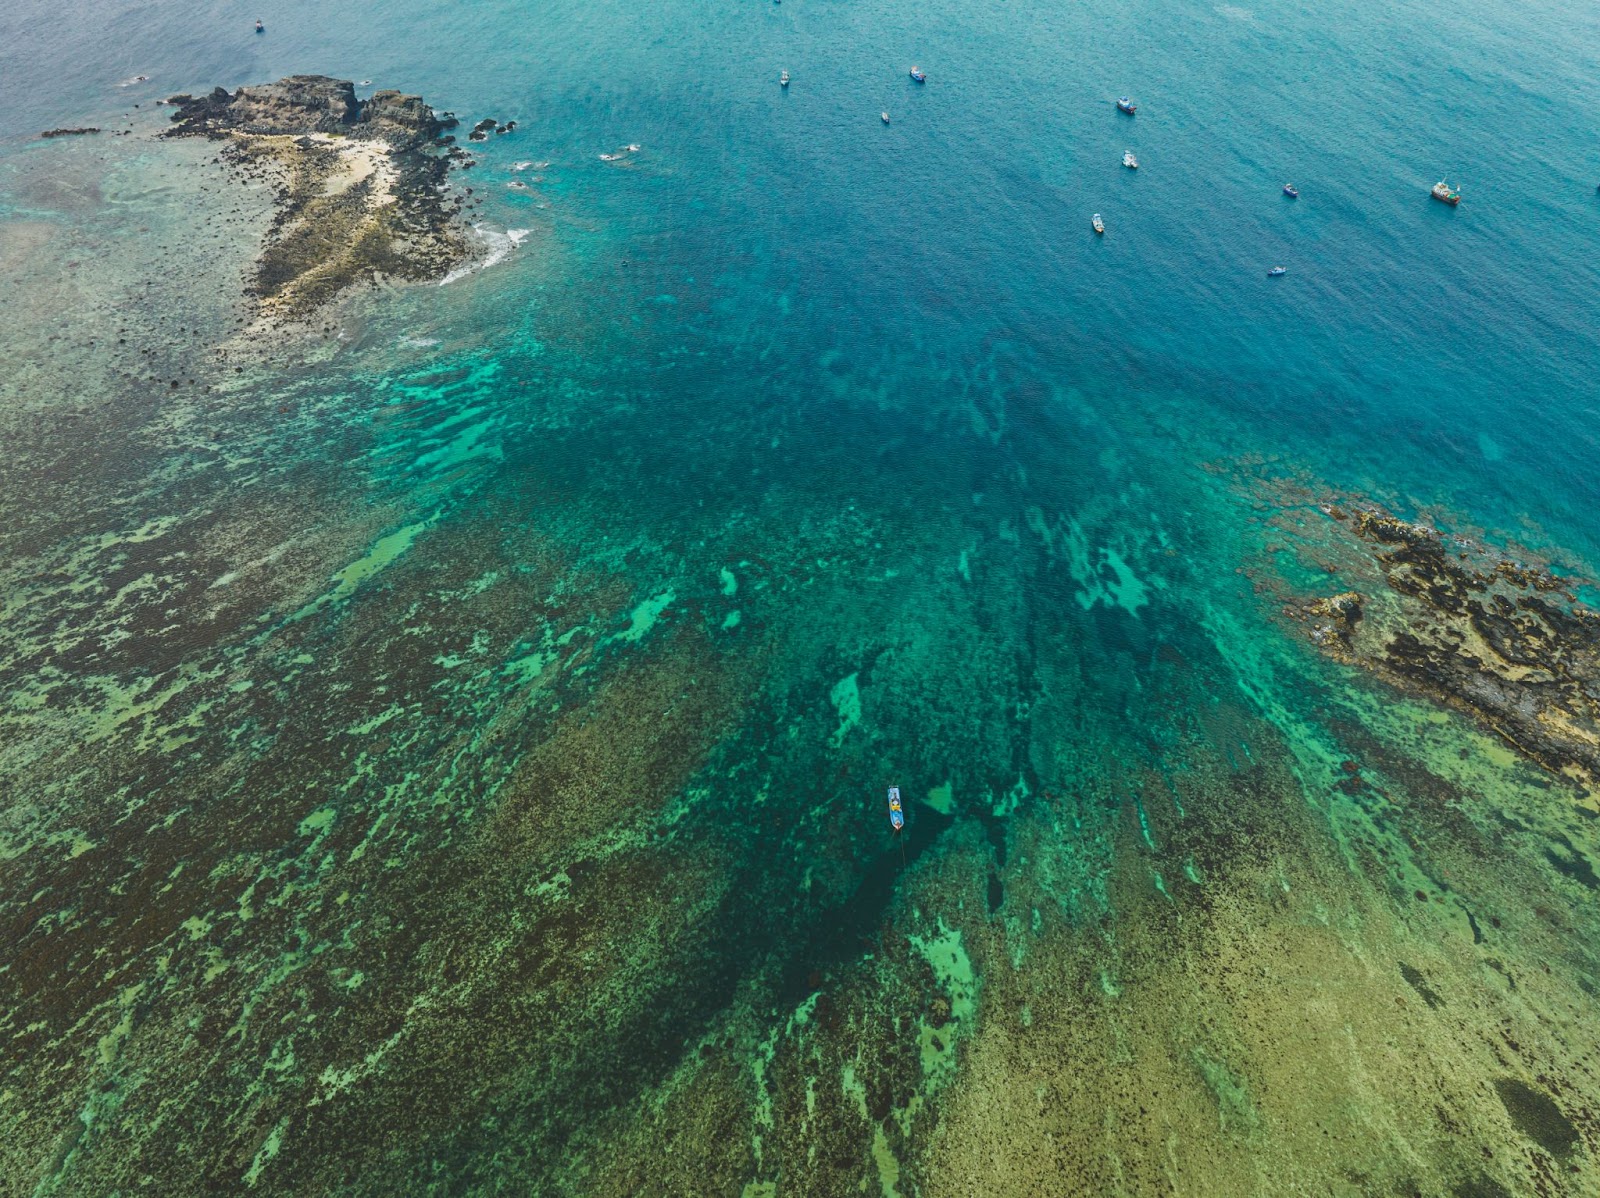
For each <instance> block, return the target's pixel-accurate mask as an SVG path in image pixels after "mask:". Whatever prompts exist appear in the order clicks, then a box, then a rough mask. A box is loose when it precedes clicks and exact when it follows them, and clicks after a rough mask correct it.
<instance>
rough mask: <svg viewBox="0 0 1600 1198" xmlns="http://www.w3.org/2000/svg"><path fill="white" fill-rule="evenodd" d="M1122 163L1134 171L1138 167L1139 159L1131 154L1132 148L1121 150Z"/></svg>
mask: <svg viewBox="0 0 1600 1198" xmlns="http://www.w3.org/2000/svg"><path fill="white" fill-rule="evenodd" d="M1122 165H1123V166H1125V167H1127V168H1128V169H1129V170H1130V171H1136V170H1138V169H1139V160H1138V159H1137V158H1135V157H1134V156H1133V151H1132V150H1124V151H1123V152H1122Z"/></svg>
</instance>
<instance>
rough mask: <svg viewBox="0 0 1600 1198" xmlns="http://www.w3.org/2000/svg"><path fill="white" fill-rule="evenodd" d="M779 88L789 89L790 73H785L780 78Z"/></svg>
mask: <svg viewBox="0 0 1600 1198" xmlns="http://www.w3.org/2000/svg"><path fill="white" fill-rule="evenodd" d="M778 86H779V87H788V86H789V72H788V71H784V72H783V73H782V74H781V75H779V76H778Z"/></svg>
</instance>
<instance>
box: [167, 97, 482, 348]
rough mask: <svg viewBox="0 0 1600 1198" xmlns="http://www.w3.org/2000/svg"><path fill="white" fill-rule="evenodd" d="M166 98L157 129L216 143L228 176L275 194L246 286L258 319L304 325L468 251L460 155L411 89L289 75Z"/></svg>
mask: <svg viewBox="0 0 1600 1198" xmlns="http://www.w3.org/2000/svg"><path fill="white" fill-rule="evenodd" d="M167 103H169V104H172V105H174V106H175V107H176V108H177V111H176V112H175V113H174V114H173V116H172V126H171V128H170V129H168V130H167V131H166V132H165V134H164V136H167V137H208V138H212V139H214V140H219V141H224V142H226V143H227V144H226V146H225V148H224V151H223V153H224V158H225V160H226V161H227V162H229V163H230V164H231V165H232V166H233V167H234V168H235V174H236V177H237V178H239V179H240V180H242V181H243V180H253V181H257V182H267V183H269V184H270V185H271V186H272V187H273V188H274V190H275V193H276V195H275V200H276V216H275V218H274V220H273V223H272V227H271V229H270V231H269V233H268V235H267V241H266V245H265V247H264V249H263V251H262V253H261V255H260V257H259V259H258V260H257V263H256V267H255V271H254V277H253V278H252V279H251V280H250V282H249V284H248V286H247V288H246V291H247V294H248V296H249V297H250V298H251V299H252V300H253V301H254V303H255V305H256V307H257V310H258V315H259V316H261V317H265V318H267V319H280V320H290V321H303V320H306V319H308V318H310V317H311V316H313V315H315V314H316V313H317V312H318V311H319V310H321V309H322V308H323V307H325V306H326V305H327V304H328V303H330V302H331V301H333V300H334V299H335V298H337V297H338V296H340V295H341V294H343V293H344V292H346V291H347V290H349V289H350V288H351V287H353V286H355V285H357V284H360V283H373V282H377V281H380V280H384V279H388V280H401V281H410V282H425V281H429V280H433V279H438V278H442V277H443V276H444V275H446V274H447V273H448V272H449V271H451V270H452V269H454V268H456V267H458V266H460V265H461V264H462V263H463V262H465V261H466V260H468V259H469V258H470V257H471V256H472V254H473V252H474V251H473V245H472V242H471V240H470V239H469V237H468V235H467V232H466V230H465V228H464V226H463V225H462V224H461V223H460V222H459V221H458V220H457V217H458V215H459V214H460V212H461V201H460V200H459V199H458V198H456V197H454V196H453V195H452V194H451V193H450V191H449V188H448V186H447V177H448V174H449V171H450V168H451V166H452V165H453V164H455V163H457V162H459V161H461V160H463V159H465V158H466V157H467V156H466V154H465V152H464V151H462V150H460V149H459V148H456V147H455V145H454V142H455V138H454V137H453V136H451V135H450V134H449V130H451V129H453V128H455V127H456V124H457V122H456V120H455V119H454V118H453V117H451V116H449V115H448V114H446V115H445V116H442V117H441V116H439V115H437V114H436V113H435V112H434V111H433V109H432V108H430V107H429V106H428V105H427V104H425V103H424V102H423V100H422V99H421V97H419V96H408V95H403V94H402V93H400V92H398V91H392V90H384V91H379V92H376V93H374V94H373V96H372V97H371V98H370V99H367V100H360V99H357V97H356V94H355V85H354V84H353V83H351V82H350V81H349V80H339V79H332V78H329V77H327V76H324V75H293V76H290V77H288V78H286V79H281V80H279V81H278V82H276V83H267V84H259V85H251V86H248V87H241V88H239V89H238V90H237V91H235V92H232V93H230V92H228V91H227V90H226V89H224V88H220V87H219V88H216V89H214V90H213V91H212V92H211V93H210V94H209V95H205V96H199V97H195V96H188V95H178V96H172V97H170V98H169V99H168V101H167Z"/></svg>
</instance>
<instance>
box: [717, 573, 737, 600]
mask: <svg viewBox="0 0 1600 1198" xmlns="http://www.w3.org/2000/svg"><path fill="white" fill-rule="evenodd" d="M718 573H719V577H720V578H721V579H722V593H723V594H724V595H734V594H737V593H738V590H739V577H738V575H736V574H735V573H734V572H733V571H732V570H730V569H728V567H727V566H723V567H722V569H721V570H720V571H719V572H718Z"/></svg>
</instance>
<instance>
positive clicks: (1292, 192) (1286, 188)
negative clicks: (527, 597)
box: [1283, 183, 1300, 200]
mask: <svg viewBox="0 0 1600 1198" xmlns="http://www.w3.org/2000/svg"><path fill="white" fill-rule="evenodd" d="M1283 194H1284V195H1286V196H1288V197H1289V198H1290V199H1291V200H1298V199H1299V198H1300V189H1299V188H1298V187H1296V186H1295V185H1294V184H1293V183H1285V184H1284V185H1283Z"/></svg>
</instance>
